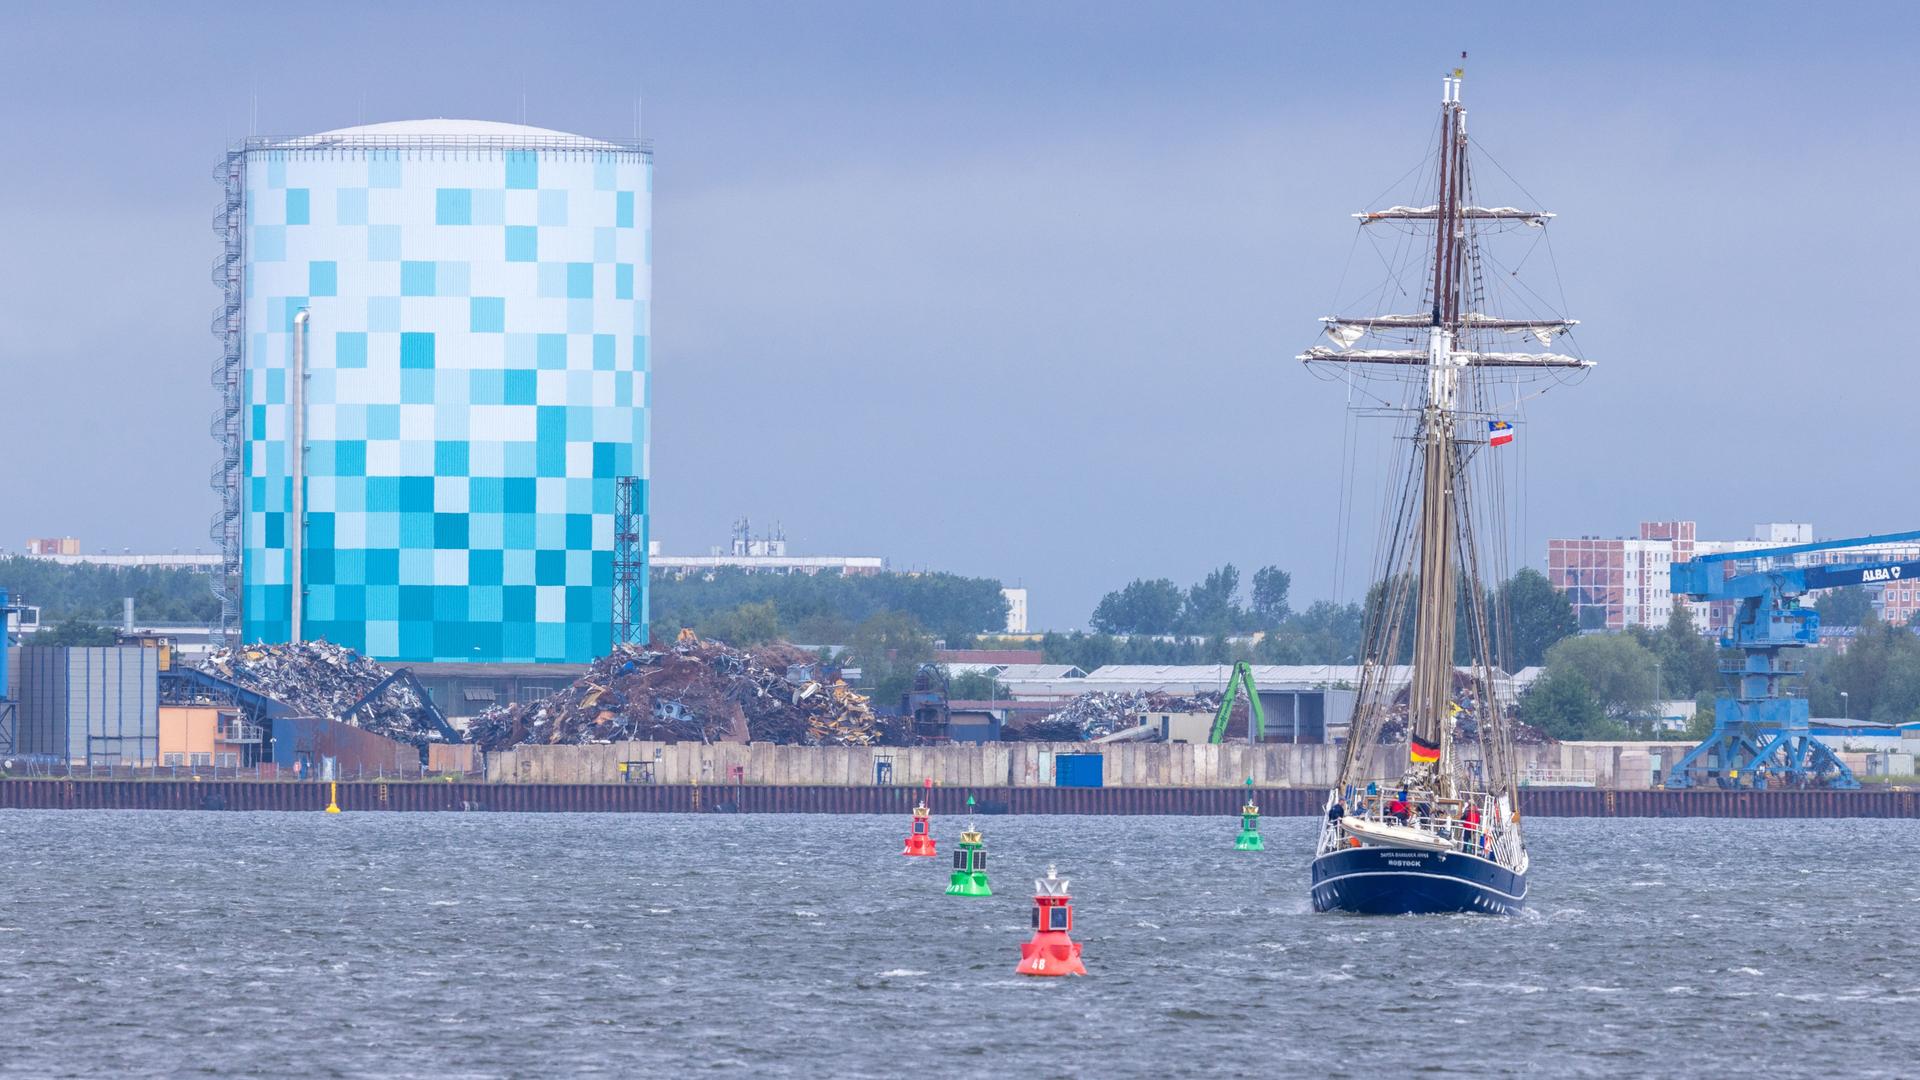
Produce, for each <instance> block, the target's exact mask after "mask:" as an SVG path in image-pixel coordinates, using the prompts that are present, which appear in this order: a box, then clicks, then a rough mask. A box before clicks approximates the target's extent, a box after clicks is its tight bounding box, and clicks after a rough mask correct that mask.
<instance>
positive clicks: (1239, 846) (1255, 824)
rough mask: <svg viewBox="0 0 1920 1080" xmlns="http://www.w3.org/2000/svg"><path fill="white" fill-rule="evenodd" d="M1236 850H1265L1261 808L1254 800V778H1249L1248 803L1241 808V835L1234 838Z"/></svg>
mask: <svg viewBox="0 0 1920 1080" xmlns="http://www.w3.org/2000/svg"><path fill="white" fill-rule="evenodd" d="M1233 849H1234V850H1235V851H1265V850H1267V845H1265V844H1263V843H1261V842H1260V808H1259V807H1258V806H1255V805H1254V802H1253V778H1252V777H1248V778H1247V804H1246V805H1245V806H1242V807H1241V808H1240V835H1239V836H1236V837H1234V838H1233Z"/></svg>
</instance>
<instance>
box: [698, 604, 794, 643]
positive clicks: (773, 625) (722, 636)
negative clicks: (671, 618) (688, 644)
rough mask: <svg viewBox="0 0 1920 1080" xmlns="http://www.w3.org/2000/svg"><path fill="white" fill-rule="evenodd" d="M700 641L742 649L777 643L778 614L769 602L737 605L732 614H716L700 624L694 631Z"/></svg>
mask: <svg viewBox="0 0 1920 1080" xmlns="http://www.w3.org/2000/svg"><path fill="white" fill-rule="evenodd" d="M695 629H696V632H697V633H699V635H700V636H701V637H705V638H713V639H715V640H718V641H724V642H726V643H727V644H729V645H736V646H741V647H746V646H749V645H764V644H766V643H767V642H769V641H779V640H780V639H781V638H782V637H783V636H784V635H783V633H782V631H781V627H780V611H779V609H778V608H776V607H775V606H774V603H773V601H771V600H762V601H760V602H759V603H746V604H741V605H740V606H739V607H737V608H734V609H733V610H732V611H723V612H718V613H716V614H714V615H710V616H708V617H707V618H705V619H703V620H701V622H700V624H699V625H698V626H697V627H696V628H695Z"/></svg>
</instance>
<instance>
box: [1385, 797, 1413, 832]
mask: <svg viewBox="0 0 1920 1080" xmlns="http://www.w3.org/2000/svg"><path fill="white" fill-rule="evenodd" d="M1411 813H1412V811H1411V810H1409V809H1408V808H1407V793H1406V792H1404V791H1402V792H1401V793H1400V794H1398V795H1396V796H1394V798H1393V802H1392V803H1390V804H1389V805H1388V806H1387V816H1388V817H1393V818H1399V819H1400V824H1402V825H1405V824H1406V823H1407V817H1408V816H1409V815H1410V814H1411Z"/></svg>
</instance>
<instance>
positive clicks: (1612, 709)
mask: <svg viewBox="0 0 1920 1080" xmlns="http://www.w3.org/2000/svg"><path fill="white" fill-rule="evenodd" d="M1547 673H1548V674H1555V673H1561V674H1565V673H1575V674H1578V675H1579V676H1580V678H1581V680H1582V681H1583V682H1585V683H1586V685H1587V687H1588V689H1589V690H1590V692H1591V693H1592V694H1593V697H1594V700H1596V701H1598V702H1599V703H1600V707H1601V709H1603V710H1604V711H1605V712H1606V714H1607V715H1608V716H1609V717H1611V718H1613V719H1615V720H1620V721H1625V720H1626V719H1627V718H1629V717H1641V718H1650V717H1651V716H1652V714H1653V702H1654V683H1655V680H1656V677H1657V671H1656V668H1655V660H1654V656H1653V653H1651V652H1649V651H1648V650H1647V649H1646V648H1645V647H1644V646H1642V645H1641V644H1640V643H1639V642H1638V641H1635V640H1634V639H1633V638H1632V637H1630V636H1628V635H1626V634H1586V635H1582V636H1580V637H1571V638H1567V639H1566V640H1564V641H1562V642H1560V643H1559V644H1557V645H1555V646H1554V647H1553V648H1551V649H1548V650H1547Z"/></svg>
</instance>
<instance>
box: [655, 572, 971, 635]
mask: <svg viewBox="0 0 1920 1080" xmlns="http://www.w3.org/2000/svg"><path fill="white" fill-rule="evenodd" d="M651 589H652V605H653V611H654V616H655V619H654V626H655V627H656V628H666V629H668V630H672V631H677V630H678V629H679V628H680V627H682V626H699V625H700V624H701V623H702V622H703V621H704V620H705V619H707V618H709V617H710V616H713V615H716V614H720V613H722V612H730V611H733V610H734V609H736V608H738V607H740V606H741V605H742V604H750V603H762V602H771V603H772V604H773V605H774V607H775V608H777V609H778V611H779V613H780V620H781V622H782V623H784V624H786V625H788V626H791V627H794V628H795V629H796V633H798V628H800V627H806V628H807V633H805V634H799V636H802V637H815V636H817V637H818V638H819V640H815V641H812V642H810V643H811V644H826V643H831V644H840V643H843V642H844V641H845V639H846V636H847V635H848V634H850V633H851V632H852V630H853V628H854V627H855V626H857V625H858V624H859V623H860V622H861V621H862V620H864V619H867V618H869V617H871V616H873V615H877V614H880V613H882V612H888V611H899V612H904V613H906V614H908V615H910V616H912V617H913V619H914V621H915V622H916V623H918V624H919V625H920V626H922V627H925V628H927V629H928V630H930V631H932V632H933V633H935V634H937V635H939V636H940V637H942V638H945V639H947V640H948V641H953V642H962V641H966V640H970V639H971V638H972V636H973V635H974V634H979V633H991V632H997V631H999V630H1000V629H1001V628H1003V627H1005V626H1006V621H1007V601H1006V597H1005V596H1003V595H1002V594H1001V592H1000V583H999V582H998V581H995V580H993V579H990V578H969V577H961V576H959V575H957V574H938V573H932V574H854V575H839V574H812V575H809V574H749V573H747V572H745V571H743V570H738V569H734V568H731V567H729V568H724V569H720V570H715V571H713V572H712V573H709V574H706V575H692V576H688V577H684V578H682V577H675V576H673V575H671V574H662V573H656V574H654V575H653V578H652V582H651ZM830 630H831V631H838V632H837V633H832V634H830V635H829V634H827V633H826V631H830Z"/></svg>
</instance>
